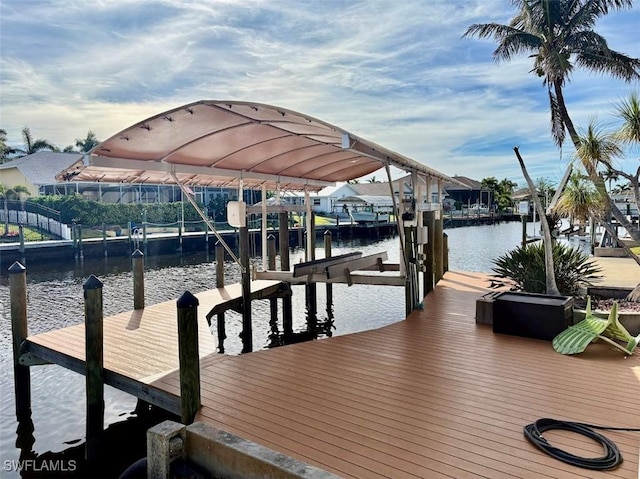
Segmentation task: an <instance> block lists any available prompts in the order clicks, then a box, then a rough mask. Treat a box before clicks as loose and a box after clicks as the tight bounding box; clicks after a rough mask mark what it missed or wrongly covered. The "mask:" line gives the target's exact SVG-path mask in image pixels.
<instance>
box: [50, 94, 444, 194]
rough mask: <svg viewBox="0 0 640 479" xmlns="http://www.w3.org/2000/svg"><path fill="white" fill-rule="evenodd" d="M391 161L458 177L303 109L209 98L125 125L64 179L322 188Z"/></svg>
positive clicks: (423, 171) (432, 174) (435, 175)
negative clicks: (297, 110)
mask: <svg viewBox="0 0 640 479" xmlns="http://www.w3.org/2000/svg"><path fill="white" fill-rule="evenodd" d="M385 165H390V166H396V167H398V168H401V169H403V170H405V171H415V172H417V173H419V174H420V175H423V176H430V177H432V178H437V179H442V180H444V181H449V180H451V179H450V178H449V177H448V176H446V175H443V174H442V173H439V172H437V171H436V170H433V169H431V168H429V167H427V166H425V165H424V164H422V163H418V162H417V161H414V160H411V159H409V158H406V157H404V156H402V155H400V154H398V153H395V152H393V151H390V150H387V149H385V148H383V147H381V146H378V145H376V144H375V143H372V142H369V141H366V140H364V139H362V138H360V137H358V136H356V135H353V134H352V133H349V132H348V131H346V130H343V129H341V128H338V127H337V126H334V125H331V124H329V123H326V122H324V121H321V120H318V119H315V118H312V117H310V116H307V115H304V114H302V113H297V112H295V111H291V110H287V109H284V108H280V107H276V106H271V105H264V104H260V103H249V102H238V101H214V100H206V101H205V100H203V101H198V102H195V103H190V104H188V105H184V106H181V107H178V108H175V109H173V110H169V111H166V112H164V113H160V114H158V115H155V116H153V117H151V118H148V119H146V120H144V121H142V122H140V123H136V124H135V125H133V126H130V127H128V128H126V129H124V130H122V131H121V132H120V133H117V134H115V135H113V136H112V137H111V138H109V139H108V140H105V141H103V142H102V143H100V144H99V145H98V146H97V147H96V148H94V149H93V150H92V151H91V152H90V153H89V154H87V155H86V156H85V157H84V158H83V159H82V160H79V161H77V162H76V163H74V164H73V165H72V166H70V167H69V168H67V169H65V170H64V171H62V172H61V173H59V174H58V175H57V177H56V178H57V180H58V181H65V180H74V181H91V182H98V181H99V182H107V183H153V184H158V183H159V184H165V183H168V184H171V183H175V182H176V179H177V181H179V182H180V183H182V184H186V185H192V186H193V185H195V186H220V187H238V186H241V185H242V186H243V187H244V188H259V187H262V186H266V187H267V188H269V189H275V188H276V187H277V186H280V187H281V188H283V189H289V190H304V189H306V190H308V191H317V190H320V189H322V188H323V187H325V186H328V185H332V184H334V183H335V182H338V181H347V180H352V179H355V178H360V177H362V176H365V175H368V174H370V173H373V172H374V171H376V170H378V169H379V168H381V167H383V166H385ZM173 175H175V178H174V177H173Z"/></svg>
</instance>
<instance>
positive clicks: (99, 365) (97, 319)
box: [82, 275, 104, 461]
mask: <svg viewBox="0 0 640 479" xmlns="http://www.w3.org/2000/svg"><path fill="white" fill-rule="evenodd" d="M82 288H83V289H84V317H85V362H86V364H85V365H86V372H85V377H86V388H87V391H86V394H87V425H86V436H87V439H86V440H87V442H86V444H85V458H86V459H87V460H88V461H94V460H96V459H97V458H98V457H99V455H100V452H101V451H102V432H103V429H104V365H103V351H104V350H103V313H102V282H101V281H100V280H99V279H98V278H96V277H95V276H94V275H91V276H89V278H88V279H87V280H86V281H85V282H84V284H83V285H82Z"/></svg>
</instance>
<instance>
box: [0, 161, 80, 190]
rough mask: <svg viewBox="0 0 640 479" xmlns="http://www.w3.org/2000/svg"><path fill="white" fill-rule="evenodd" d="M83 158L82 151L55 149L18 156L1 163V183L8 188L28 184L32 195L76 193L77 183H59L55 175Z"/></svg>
mask: <svg viewBox="0 0 640 479" xmlns="http://www.w3.org/2000/svg"><path fill="white" fill-rule="evenodd" d="M81 159H82V154H81V153H57V152H53V151H39V152H37V153H34V154H33V155H27V156H23V157H20V158H16V159H14V160H11V161H8V162H6V163H3V164H0V184H2V185H4V186H5V187H7V188H14V187H16V186H18V185H22V186H26V187H27V188H28V189H29V191H30V192H31V196H38V195H41V194H43V195H44V194H68V193H76V192H78V186H77V184H72V183H62V184H60V183H57V182H56V180H55V176H56V175H57V174H58V173H60V172H61V171H62V170H64V169H66V168H68V167H70V166H71V165H73V164H74V163H75V162H76V161H78V160H81ZM56 186H57V187H56Z"/></svg>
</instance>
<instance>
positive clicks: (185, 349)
mask: <svg viewBox="0 0 640 479" xmlns="http://www.w3.org/2000/svg"><path fill="white" fill-rule="evenodd" d="M199 304H200V302H199V301H198V298H196V297H195V296H194V295H193V294H191V293H190V292H189V291H185V292H184V294H183V295H182V296H180V298H179V299H178V300H177V301H176V306H177V308H178V354H179V358H180V401H181V417H182V422H183V423H184V424H187V425H188V424H191V423H192V422H193V418H194V417H195V415H196V413H197V412H198V409H200V404H201V399H200V352H199V348H198V306H199Z"/></svg>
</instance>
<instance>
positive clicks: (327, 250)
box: [324, 230, 333, 321]
mask: <svg viewBox="0 0 640 479" xmlns="http://www.w3.org/2000/svg"><path fill="white" fill-rule="evenodd" d="M331 243H332V236H331V231H330V230H327V231H325V232H324V257H325V258H331ZM326 292H327V319H328V320H329V321H330V320H332V319H333V285H332V284H331V283H326Z"/></svg>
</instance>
